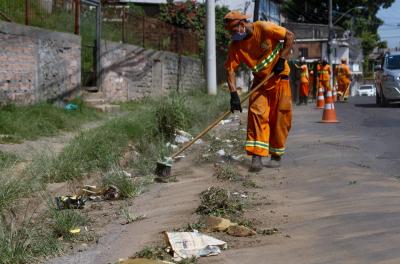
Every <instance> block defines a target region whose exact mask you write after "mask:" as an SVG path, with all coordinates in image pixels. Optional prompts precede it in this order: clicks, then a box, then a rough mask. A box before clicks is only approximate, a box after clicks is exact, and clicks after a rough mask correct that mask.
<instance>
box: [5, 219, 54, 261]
mask: <svg viewBox="0 0 400 264" xmlns="http://www.w3.org/2000/svg"><path fill="white" fill-rule="evenodd" d="M3 219H4V218H3ZM60 251H61V246H60V242H59V241H58V240H57V238H56V237H55V236H53V234H51V233H50V232H49V231H48V230H47V229H46V228H44V227H38V226H34V225H33V224H32V222H24V223H22V224H20V225H18V224H17V223H16V222H15V221H14V220H11V221H10V222H5V221H4V220H0V263H2V264H20V263H21V264H22V263H34V262H37V260H38V258H39V257H49V256H52V255H54V254H56V253H57V252H60Z"/></svg>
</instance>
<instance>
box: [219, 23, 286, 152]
mask: <svg viewBox="0 0 400 264" xmlns="http://www.w3.org/2000/svg"><path fill="white" fill-rule="evenodd" d="M252 25H253V34H252V35H251V37H250V38H249V39H246V40H243V41H233V42H232V43H231V45H230V46H229V50H228V58H227V60H226V62H225V68H226V69H227V70H233V71H236V70H237V68H238V66H239V64H240V63H242V62H243V63H245V64H246V65H247V66H248V67H249V68H250V69H252V71H253V76H254V80H253V87H252V88H254V87H255V86H257V84H259V83H260V82H261V81H262V80H263V79H265V78H266V77H267V76H268V75H269V74H270V73H271V72H272V69H273V67H274V65H275V63H276V62H277V61H278V59H279V50H280V48H281V46H282V44H281V43H280V42H279V41H280V40H283V39H284V38H285V35H286V29H285V28H283V27H280V26H278V25H276V24H274V23H272V22H265V21H256V22H254V23H253V24H252ZM289 72H290V69H289V66H288V64H287V62H286V63H285V69H284V70H283V71H282V72H281V73H280V76H279V77H278V76H273V77H272V78H271V79H270V80H269V81H268V82H267V83H266V84H264V86H263V87H261V88H260V89H259V90H257V92H255V93H254V94H253V95H252V96H251V97H250V99H249V112H248V122H247V140H246V144H245V149H246V151H247V154H249V155H258V156H268V155H269V154H271V155H275V156H281V155H283V154H284V153H285V143H286V138H287V136H288V134H289V130H290V128H291V122H292V96H291V90H290V86H289V80H288V77H287V76H288V75H289Z"/></svg>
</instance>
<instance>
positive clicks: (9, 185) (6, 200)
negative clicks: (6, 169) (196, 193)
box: [0, 173, 29, 213]
mask: <svg viewBox="0 0 400 264" xmlns="http://www.w3.org/2000/svg"><path fill="white" fill-rule="evenodd" d="M28 193H29V182H28V181H24V180H21V179H18V178H16V177H14V176H12V175H9V174H8V173H5V174H3V173H2V175H0V213H1V212H3V211H4V210H5V209H8V208H10V207H12V206H13V205H14V202H15V201H16V200H17V199H18V198H20V197H23V196H24V195H26V194H28Z"/></svg>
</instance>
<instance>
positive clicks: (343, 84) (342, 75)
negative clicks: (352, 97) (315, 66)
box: [335, 58, 351, 101]
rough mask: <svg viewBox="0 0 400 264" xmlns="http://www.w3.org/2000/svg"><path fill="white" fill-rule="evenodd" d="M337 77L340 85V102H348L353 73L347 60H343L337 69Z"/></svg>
mask: <svg viewBox="0 0 400 264" xmlns="http://www.w3.org/2000/svg"><path fill="white" fill-rule="evenodd" d="M335 75H336V80H337V83H338V96H339V100H340V101H343V100H347V99H348V97H349V90H350V89H349V86H350V82H351V81H350V78H351V72H350V68H349V66H348V65H347V61H346V59H345V58H342V59H341V64H340V65H338V66H337V67H336V69H335Z"/></svg>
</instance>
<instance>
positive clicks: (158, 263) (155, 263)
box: [118, 258, 173, 264]
mask: <svg viewBox="0 0 400 264" xmlns="http://www.w3.org/2000/svg"><path fill="white" fill-rule="evenodd" d="M118 264H173V263H172V262H168V261H162V260H154V259H143V258H137V259H127V260H122V261H120V262H118Z"/></svg>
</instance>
